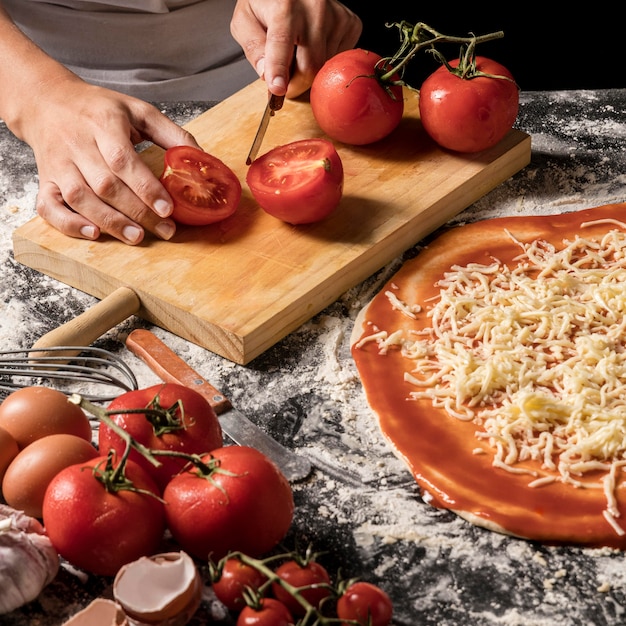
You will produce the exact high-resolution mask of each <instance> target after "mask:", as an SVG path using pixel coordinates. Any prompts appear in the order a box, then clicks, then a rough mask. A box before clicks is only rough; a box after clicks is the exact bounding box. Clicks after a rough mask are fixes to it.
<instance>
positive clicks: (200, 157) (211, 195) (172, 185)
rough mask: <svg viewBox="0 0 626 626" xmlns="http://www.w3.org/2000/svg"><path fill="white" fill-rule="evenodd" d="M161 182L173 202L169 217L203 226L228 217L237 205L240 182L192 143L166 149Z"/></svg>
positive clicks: (224, 166)
mask: <svg viewBox="0 0 626 626" xmlns="http://www.w3.org/2000/svg"><path fill="white" fill-rule="evenodd" d="M161 183H162V184H163V186H164V187H165V189H167V191H168V193H169V194H170V196H171V197H172V200H173V201H174V211H173V213H172V215H171V217H172V219H173V220H174V221H176V222H178V223H180V224H188V225H191V226H203V225H205V224H212V223H213V222H219V221H221V220H223V219H226V218H227V217H230V216H231V215H232V214H233V213H234V212H235V211H236V210H237V207H238V206H239V200H240V199H241V183H240V182H239V179H238V178H237V176H236V174H235V173H234V172H233V171H232V170H231V169H230V168H229V167H228V166H227V165H226V164H225V163H223V162H222V161H220V160H219V159H218V158H217V157H214V156H213V155H212V154H209V153H208V152H204V151H203V150H199V149H198V148H192V147H191V146H175V147H174V148H170V149H169V150H167V151H166V152H165V161H164V169H163V174H161Z"/></svg>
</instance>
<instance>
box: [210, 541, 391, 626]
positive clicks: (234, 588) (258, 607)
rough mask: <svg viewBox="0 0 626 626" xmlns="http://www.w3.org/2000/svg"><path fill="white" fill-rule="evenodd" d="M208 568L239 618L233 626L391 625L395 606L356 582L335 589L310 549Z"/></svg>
mask: <svg viewBox="0 0 626 626" xmlns="http://www.w3.org/2000/svg"><path fill="white" fill-rule="evenodd" d="M209 565H210V572H211V581H212V584H213V590H214V592H215V595H216V596H217V598H218V600H220V601H221V602H222V603H223V604H224V606H226V608H228V610H229V611H231V612H233V613H235V614H236V615H237V622H236V624H237V626H290V625H293V624H297V626H330V625H331V624H342V626H389V624H391V618H392V614H393V605H392V602H391V599H390V598H389V596H388V595H387V593H386V592H385V591H384V590H383V589H381V588H380V587H378V586H376V585H374V584H372V583H368V582H363V581H358V580H341V579H340V580H338V581H337V582H335V584H333V582H332V580H331V577H330V575H329V573H328V570H327V569H326V568H325V567H324V566H323V565H322V564H321V563H319V561H318V560H317V557H316V555H315V554H313V553H311V551H310V550H308V551H307V552H306V554H304V555H301V554H299V553H297V552H289V553H284V554H278V555H274V556H270V557H267V558H264V559H257V558H253V557H250V556H249V555H247V554H245V553H242V552H231V553H229V554H228V555H226V556H225V557H224V558H222V559H221V560H219V561H217V562H214V561H210V562H209ZM296 620H297V621H296Z"/></svg>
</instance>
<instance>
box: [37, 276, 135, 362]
mask: <svg viewBox="0 0 626 626" xmlns="http://www.w3.org/2000/svg"><path fill="white" fill-rule="evenodd" d="M140 306H141V302H140V300H139V297H138V296H137V294H136V293H135V292H134V291H133V290H132V289H130V288H128V287H119V288H118V289H116V290H115V291H113V292H112V293H110V294H109V295H108V296H106V298H103V299H102V300H100V302H98V303H97V304H95V305H94V306H92V307H91V308H89V309H87V310H86V311H84V312H83V313H81V314H80V315H78V316H77V317H75V318H74V319H72V320H70V321H69V322H66V323H65V324H62V325H61V326H58V327H57V328H55V329H54V330H51V331H50V332H48V333H46V334H45V335H43V336H41V337H40V338H39V339H38V340H37V341H36V342H35V343H34V344H33V348H35V349H37V350H41V352H37V353H35V354H34V355H33V356H34V358H36V357H37V356H38V355H39V356H46V355H47V353H46V348H50V347H53V346H88V345H90V344H91V343H92V342H93V341H95V340H96V339H98V337H100V336H102V335H104V333H106V332H107V331H108V330H110V329H111V328H113V327H114V326H116V325H117V324H119V323H120V322H123V321H124V320H125V319H127V318H129V317H130V316H131V315H133V314H135V313H137V311H139V308H140ZM80 352H81V350H80V349H76V350H66V351H63V352H59V351H56V352H55V353H54V354H55V355H56V356H59V355H62V356H68V357H72V356H76V355H77V354H79V353H80ZM50 354H51V353H50Z"/></svg>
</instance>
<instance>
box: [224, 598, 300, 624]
mask: <svg viewBox="0 0 626 626" xmlns="http://www.w3.org/2000/svg"><path fill="white" fill-rule="evenodd" d="M293 623H294V622H293V617H292V616H291V614H290V613H289V609H288V608H287V607H286V606H285V605H284V604H282V602H279V601H278V600H275V599H274V598H261V601H260V607H258V608H254V607H251V606H247V607H245V608H244V609H243V610H242V611H241V613H239V617H238V618H237V624H236V626H293Z"/></svg>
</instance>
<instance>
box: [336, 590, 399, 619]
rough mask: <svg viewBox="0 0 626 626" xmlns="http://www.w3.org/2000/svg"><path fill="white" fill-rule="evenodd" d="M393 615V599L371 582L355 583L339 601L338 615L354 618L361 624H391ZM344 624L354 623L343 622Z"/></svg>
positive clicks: (341, 617) (340, 617) (339, 616)
mask: <svg viewBox="0 0 626 626" xmlns="http://www.w3.org/2000/svg"><path fill="white" fill-rule="evenodd" d="M392 615H393V605H392V603H391V599H390V598H389V596H388V595H387V594H386V593H385V592H384V591H383V590H382V589H381V588H380V587H377V586H376V585H372V584H371V583H366V582H356V583H353V584H352V585H350V586H349V587H348V588H347V589H346V591H345V592H344V593H343V594H342V596H341V597H340V598H339V600H338V601H337V617H338V618H339V619H345V620H354V621H356V622H357V623H358V624H359V626H389V624H391V617H392ZM342 626H352V625H351V624H350V623H347V622H342Z"/></svg>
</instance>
